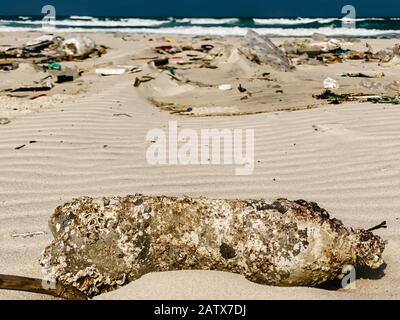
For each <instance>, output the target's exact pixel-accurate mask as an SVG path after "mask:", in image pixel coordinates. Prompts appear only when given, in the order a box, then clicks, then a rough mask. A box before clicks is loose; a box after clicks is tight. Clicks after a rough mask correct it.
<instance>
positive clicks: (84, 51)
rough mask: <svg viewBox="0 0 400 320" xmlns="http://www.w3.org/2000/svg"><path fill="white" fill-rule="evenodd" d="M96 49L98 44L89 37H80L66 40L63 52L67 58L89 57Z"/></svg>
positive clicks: (63, 44)
mask: <svg viewBox="0 0 400 320" xmlns="http://www.w3.org/2000/svg"><path fill="white" fill-rule="evenodd" d="M95 49H96V43H95V42H94V40H92V39H91V38H89V37H85V36H79V37H74V38H70V39H67V40H64V42H63V43H62V50H63V52H64V53H65V55H66V56H70V57H80V58H83V57H87V56H88V55H90V54H91V53H92V52H93V51H94V50H95Z"/></svg>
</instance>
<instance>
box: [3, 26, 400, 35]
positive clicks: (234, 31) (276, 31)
mask: <svg viewBox="0 0 400 320" xmlns="http://www.w3.org/2000/svg"><path fill="white" fill-rule="evenodd" d="M34 30H37V31H41V30H42V29H41V28H26V27H23V28H22V27H8V26H0V32H7V31H34ZM248 30H249V29H248V28H242V27H200V26H192V27H170V28H153V29H148V28H143V27H139V28H124V29H121V28H108V29H103V28H90V29H87V28H79V27H78V28H71V27H65V28H56V30H52V29H51V30H49V31H51V32H54V31H55V32H123V33H151V34H177V35H179V34H182V35H219V36H228V35H230V36H243V35H245V34H246V32H247V31H248ZM255 30H256V31H257V32H258V33H259V34H262V35H270V36H286V37H309V36H312V35H313V34H314V33H315V32H318V33H321V34H325V35H327V36H332V37H339V36H352V37H375V36H382V35H396V36H400V30H378V29H363V28H357V29H349V28H329V27H325V28H257V29H255Z"/></svg>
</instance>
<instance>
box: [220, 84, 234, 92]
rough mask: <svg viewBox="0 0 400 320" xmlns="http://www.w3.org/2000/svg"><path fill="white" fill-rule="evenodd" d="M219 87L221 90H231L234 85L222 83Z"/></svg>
mask: <svg viewBox="0 0 400 320" xmlns="http://www.w3.org/2000/svg"><path fill="white" fill-rule="evenodd" d="M218 89H219V90H221V91H229V90H232V86H231V85H230V84H221V85H220V86H218Z"/></svg>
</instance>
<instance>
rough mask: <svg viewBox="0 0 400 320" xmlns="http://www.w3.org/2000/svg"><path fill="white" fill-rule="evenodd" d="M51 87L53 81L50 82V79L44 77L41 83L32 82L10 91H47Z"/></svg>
mask: <svg viewBox="0 0 400 320" xmlns="http://www.w3.org/2000/svg"><path fill="white" fill-rule="evenodd" d="M52 88H53V83H52V81H51V79H46V80H45V81H44V82H43V83H41V84H32V85H27V86H22V87H19V88H16V89H13V90H11V92H26V91H34V92H36V91H49V90H51V89H52Z"/></svg>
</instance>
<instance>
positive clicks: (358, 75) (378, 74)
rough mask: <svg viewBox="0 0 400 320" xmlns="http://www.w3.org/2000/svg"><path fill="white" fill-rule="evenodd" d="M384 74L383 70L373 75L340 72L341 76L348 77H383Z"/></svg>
mask: <svg viewBox="0 0 400 320" xmlns="http://www.w3.org/2000/svg"><path fill="white" fill-rule="evenodd" d="M384 76H385V74H384V73H383V72H378V73H376V74H374V75H368V74H365V73H361V72H358V73H344V74H342V77H349V78H383V77H384Z"/></svg>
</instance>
